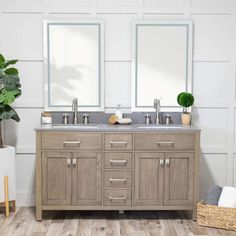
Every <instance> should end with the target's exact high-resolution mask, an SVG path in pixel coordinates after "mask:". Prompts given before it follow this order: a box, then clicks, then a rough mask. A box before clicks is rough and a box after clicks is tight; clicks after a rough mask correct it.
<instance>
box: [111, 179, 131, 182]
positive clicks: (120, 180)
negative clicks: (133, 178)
mask: <svg viewBox="0 0 236 236" xmlns="http://www.w3.org/2000/svg"><path fill="white" fill-rule="evenodd" d="M109 181H110V182H126V181H127V179H109Z"/></svg>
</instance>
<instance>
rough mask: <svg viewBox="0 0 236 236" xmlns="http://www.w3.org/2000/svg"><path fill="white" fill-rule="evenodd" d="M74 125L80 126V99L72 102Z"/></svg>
mask: <svg viewBox="0 0 236 236" xmlns="http://www.w3.org/2000/svg"><path fill="white" fill-rule="evenodd" d="M72 111H73V112H74V114H73V117H74V118H73V124H78V99H77V98H74V99H73V102H72Z"/></svg>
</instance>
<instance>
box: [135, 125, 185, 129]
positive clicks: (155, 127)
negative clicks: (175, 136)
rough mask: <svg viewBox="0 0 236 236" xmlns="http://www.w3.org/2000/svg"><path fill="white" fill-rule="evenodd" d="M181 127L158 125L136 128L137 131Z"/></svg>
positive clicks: (179, 127)
mask: <svg viewBox="0 0 236 236" xmlns="http://www.w3.org/2000/svg"><path fill="white" fill-rule="evenodd" d="M182 128H183V127H182V126H169V125H158V126H153V125H151V126H149V125H146V126H138V129H182Z"/></svg>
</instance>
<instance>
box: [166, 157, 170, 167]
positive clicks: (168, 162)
mask: <svg viewBox="0 0 236 236" xmlns="http://www.w3.org/2000/svg"><path fill="white" fill-rule="evenodd" d="M165 162H166V167H169V166H170V159H166V161H165Z"/></svg>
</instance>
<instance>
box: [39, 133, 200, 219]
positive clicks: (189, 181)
mask: <svg viewBox="0 0 236 236" xmlns="http://www.w3.org/2000/svg"><path fill="white" fill-rule="evenodd" d="M36 137H37V140H36V141H37V144H36V148H37V156H36V219H37V220H41V219H42V211H43V210H192V211H193V218H196V203H197V201H198V172H199V152H200V132H199V131H192V132H177V131H175V132H126V133H121V132H96V133H95V132H87V133H86V132H62V131H60V132H51V131H37V135H36Z"/></svg>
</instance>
